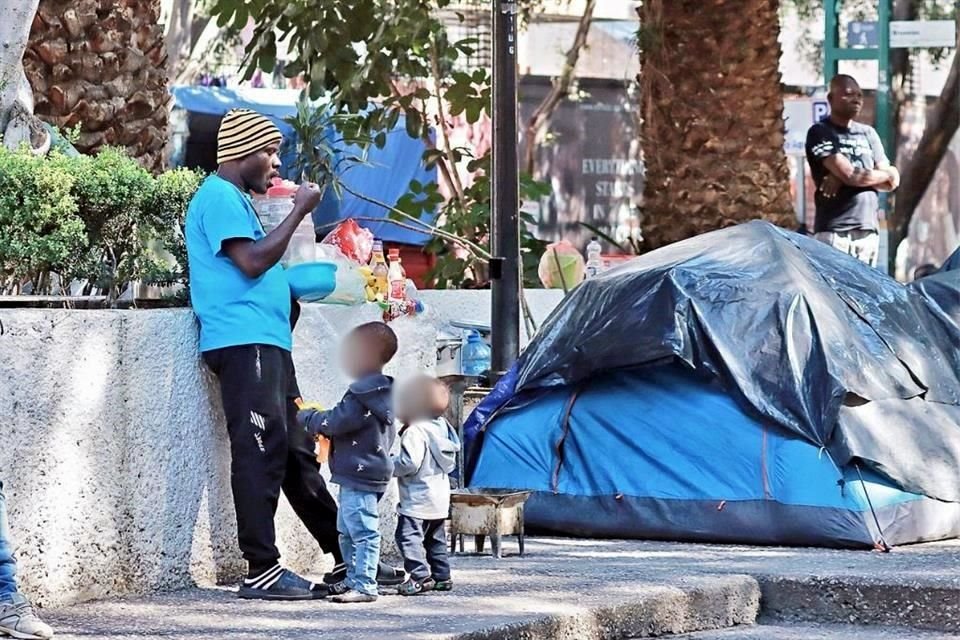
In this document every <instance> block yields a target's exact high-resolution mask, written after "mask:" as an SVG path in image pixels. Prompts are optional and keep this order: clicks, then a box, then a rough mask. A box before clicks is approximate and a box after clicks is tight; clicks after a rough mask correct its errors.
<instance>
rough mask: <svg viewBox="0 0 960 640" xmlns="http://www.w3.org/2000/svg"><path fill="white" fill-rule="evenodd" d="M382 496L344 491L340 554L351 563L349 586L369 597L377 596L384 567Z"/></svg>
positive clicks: (342, 488)
mask: <svg viewBox="0 0 960 640" xmlns="http://www.w3.org/2000/svg"><path fill="white" fill-rule="evenodd" d="M379 500H380V495H379V494H377V493H374V492H372V491H358V490H356V489H351V488H349V487H340V509H339V511H338V512H337V530H338V531H339V532H340V551H341V552H342V553H343V561H344V562H345V563H347V586H348V587H350V588H351V589H353V590H354V591H359V592H360V593H365V594H367V595H371V596H375V595H377V566H378V565H379V564H380V511H379V510H378V508H377V503H378V502H379Z"/></svg>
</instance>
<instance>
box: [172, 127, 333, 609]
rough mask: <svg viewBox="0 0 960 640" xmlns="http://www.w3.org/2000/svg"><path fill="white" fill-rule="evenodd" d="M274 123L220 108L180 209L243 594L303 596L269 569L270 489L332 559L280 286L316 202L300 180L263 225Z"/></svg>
mask: <svg viewBox="0 0 960 640" xmlns="http://www.w3.org/2000/svg"><path fill="white" fill-rule="evenodd" d="M280 142H281V135H280V131H279V130H278V129H277V127H276V126H275V125H274V124H273V123H272V122H271V121H270V120H268V119H267V118H265V117H263V116H261V115H259V114H257V113H254V112H252V111H247V110H239V109H238V110H233V111H231V112H229V113H228V114H227V115H226V116H225V117H224V119H223V122H222V124H221V125H220V131H219V133H218V136H217V162H218V164H219V169H218V170H217V173H216V174H215V175H212V176H210V177H208V178H207V179H206V180H205V181H204V183H203V184H202V185H201V186H200V189H199V190H198V191H197V193H196V195H194V197H193V200H192V201H191V202H190V208H189V209H188V211H187V220H186V225H185V235H186V241H187V254H188V257H189V268H190V298H191V302H192V303H193V308H194V311H195V312H196V314H197V318H198V319H199V321H200V351H201V352H202V353H203V359H204V361H205V362H206V363H207V365H208V366H209V367H210V369H211V370H212V371H213V372H214V373H216V374H217V377H218V378H219V382H220V393H221V396H222V399H223V409H224V414H225V415H226V418H227V431H228V433H229V435H230V451H231V457H232V469H231V483H232V486H233V499H234V504H235V506H236V511H237V529H238V537H239V543H240V549H241V551H242V552H243V557H244V559H245V560H246V561H247V563H248V565H249V574H248V576H247V578H246V579H245V580H244V581H243V584H242V586H241V587H240V591H239V595H240V597H242V598H257V599H265V600H305V599H313V598H320V597H323V596H325V595H326V593H327V588H326V586H325V585H315V584H313V583H311V582H309V581H307V580H305V579H303V578H301V577H300V576H298V575H296V574H295V573H293V572H291V571H289V570H286V569H284V568H283V567H282V566H281V565H280V562H279V560H280V553H279V551H278V550H277V547H276V543H275V542H276V532H275V529H274V522H273V520H274V516H275V514H276V509H277V501H278V499H279V497H280V490H281V488H282V489H283V492H284V494H286V496H287V499H288V500H289V502H290V505H291V506H292V507H293V509H294V511H296V513H297V515H298V516H299V518H300V519H301V520H302V521H303V523H304V525H306V527H307V529H308V530H309V531H310V533H311V534H313V536H314V538H316V540H317V542H318V543H319V544H320V547H321V548H322V549H323V550H324V551H325V552H326V553H330V554H332V555H333V556H334V559H335V560H336V562H337V564H340V563H341V562H342V557H341V555H340V546H339V541H338V533H337V527H336V522H337V506H336V503H335V502H334V500H333V498H332V497H331V495H330V493H329V492H328V491H327V487H326V483H325V482H324V480H323V478H322V477H321V475H320V473H319V467H318V464H317V462H316V458H315V456H314V453H313V443H312V442H311V441H310V440H309V438H308V436H307V434H306V433H304V431H303V430H302V429H300V428H298V427H297V423H296V411H297V408H296V405H295V403H294V401H295V400H296V399H297V398H298V397H299V395H300V391H299V389H298V387H297V380H296V372H295V371H294V367H293V359H292V358H291V355H290V350H291V347H292V344H293V339H292V323H291V305H292V304H295V303H292V302H291V294H290V287H289V285H288V284H287V279H286V276H285V275H284V272H283V267H281V266H280V264H279V262H280V258H281V256H283V253H284V251H286V249H287V245H288V244H289V242H290V238H291V237H292V236H293V232H294V230H295V229H296V228H297V226H298V225H299V224H300V222H301V221H302V220H303V219H304V218H305V217H306V216H307V215H309V214H310V213H311V212H312V211H313V209H314V207H316V206H317V203H318V202H319V201H320V190H319V188H318V186H317V185H315V184H311V183H307V184H303V185H301V186H300V188H299V189H298V190H297V193H296V195H295V196H294V205H293V211H292V212H291V213H290V215H289V216H288V217H287V218H286V219H285V220H284V221H283V222H281V223H280V225H279V226H278V227H277V228H276V229H274V230H272V231H271V232H270V233H264V230H263V226H262V225H261V224H260V221H259V219H258V217H257V214H256V212H255V211H254V209H253V205H252V203H251V200H250V196H249V195H248V194H249V193H250V192H255V193H265V192H266V190H267V186H268V184H269V182H270V179H271V178H272V177H274V176H276V175H277V170H278V169H279V167H280V160H279V158H278V157H277V151H278V149H279V146H280Z"/></svg>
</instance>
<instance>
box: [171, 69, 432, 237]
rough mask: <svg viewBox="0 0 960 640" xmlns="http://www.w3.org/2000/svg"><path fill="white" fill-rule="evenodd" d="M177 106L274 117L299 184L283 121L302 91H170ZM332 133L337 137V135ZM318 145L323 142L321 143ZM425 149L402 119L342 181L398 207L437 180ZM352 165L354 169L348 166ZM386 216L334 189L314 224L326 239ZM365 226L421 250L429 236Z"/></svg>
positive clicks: (427, 217) (350, 152)
mask: <svg viewBox="0 0 960 640" xmlns="http://www.w3.org/2000/svg"><path fill="white" fill-rule="evenodd" d="M171 93H172V94H173V97H174V103H175V105H176V106H177V107H179V108H182V109H185V110H186V111H189V112H192V113H202V114H207V115H224V114H226V112H227V111H229V110H230V109H235V108H243V109H251V110H253V111H256V112H258V113H261V114H263V115H265V116H267V117H269V118H270V119H271V120H272V121H273V122H274V124H276V125H277V127H279V128H280V131H281V132H282V133H283V135H284V138H285V139H286V140H288V141H292V142H293V144H286V145H284V149H283V152H282V154H281V161H282V162H283V165H284V166H283V168H282V169H281V174H282V175H283V177H285V178H287V179H290V180H294V181H299V176H294V175H291V174H290V171H292V167H293V164H294V163H293V150H294V149H295V142H296V140H295V135H294V133H293V129H292V128H291V127H290V125H288V124H287V123H286V122H284V118H289V117H291V116H294V115H296V110H297V107H296V105H297V102H298V100H299V96H300V93H299V92H298V91H293V90H286V89H255V90H236V89H229V88H222V87H194V86H177V87H173V88H171ZM328 135H333V133H332V131H331V132H329V133H328ZM318 142H319V141H318ZM425 150H426V146H425V145H424V143H423V141H422V140H416V139H413V138H410V136H408V135H407V133H406V121H405V120H404V118H400V120H399V122H398V123H397V125H396V127H395V128H394V129H393V131H391V132H389V133H388V135H387V143H386V145H385V146H384V148H382V149H378V148H376V147H371V148H370V149H369V150H368V152H367V156H366V162H365V163H364V164H355V165H354V166H350V165H351V163H340V166H341V172H340V174H339V176H338V177H339V178H340V180H341V181H343V182H344V183H345V184H346V185H347V186H349V187H350V188H351V189H352V190H354V191H357V192H358V193H361V194H363V195H365V196H367V197H369V198H372V199H374V200H377V201H379V202H382V203H384V204H387V205H395V204H396V203H397V200H399V199H400V197H402V196H403V195H404V194H406V193H407V190H408V186H409V184H410V181H411V180H417V181H419V182H420V183H421V184H429V183H431V182H436V181H437V172H436V169H427V168H426V167H425V166H424V164H423V162H422V157H423V152H424V151H425ZM341 154H342V155H344V156H348V157H349V156H359V155H361V154H360V151H359V149H355V148H352V147H349V146H348V147H345V148H344V149H342V150H341ZM347 167H349V168H347ZM357 216H361V217H365V218H382V219H386V218H388V217H389V212H388V211H387V210H386V209H384V208H383V207H379V206H376V205H374V204H371V203H369V202H366V201H364V200H362V199H360V198H357V197H356V196H353V195H351V194H349V193H344V194H343V197H342V199H341V198H338V197H337V195H336V194H335V193H334V192H333V190H332V189H328V190H327V192H326V193H325V194H324V199H323V200H322V201H321V203H320V205H319V206H318V207H317V209H316V210H315V211H314V214H313V223H314V225H315V226H316V227H317V229H318V230H319V231H320V233H321V234H322V235H326V232H327V231H329V230H330V229H332V227H333V226H335V223H336V222H339V221H341V220H345V219H347V218H351V217H357ZM421 220H423V221H424V222H426V223H428V224H431V223H433V222H434V220H436V213H435V212H428V213H426V214H424V215H423V216H422V218H421ZM359 224H360V225H361V226H363V227H366V228H368V229H370V231H371V232H373V234H374V235H375V236H376V237H377V238H380V239H381V240H384V241H386V242H393V243H400V244H409V245H416V246H422V245H424V244H426V243H427V242H428V241H429V239H430V237H429V236H428V235H427V234H424V233H418V232H415V231H412V230H409V229H405V228H403V227H400V226H398V225H395V224H392V223H389V222H370V221H362V220H361V221H359Z"/></svg>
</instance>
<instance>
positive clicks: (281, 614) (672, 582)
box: [44, 539, 960, 640]
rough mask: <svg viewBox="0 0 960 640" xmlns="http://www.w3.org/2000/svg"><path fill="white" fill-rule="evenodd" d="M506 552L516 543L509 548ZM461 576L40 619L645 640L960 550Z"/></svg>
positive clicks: (183, 633) (559, 555)
mask: <svg viewBox="0 0 960 640" xmlns="http://www.w3.org/2000/svg"><path fill="white" fill-rule="evenodd" d="M512 549H513V547H512V546H511V543H510V542H508V543H507V551H508V552H510V551H511V550H512ZM454 578H455V580H456V590H455V591H454V592H453V593H450V594H431V595H427V596H421V597H416V598H400V597H397V596H392V597H383V598H381V599H380V601H379V602H377V603H375V604H372V605H359V606H354V607H344V606H338V605H334V604H331V603H326V602H312V603H251V602H241V601H238V600H237V599H236V598H235V596H234V594H233V593H232V592H231V591H230V590H229V589H225V588H224V589H193V590H188V591H182V592H176V593H171V594H164V595H157V596H151V597H144V598H131V599H124V600H114V601H104V602H98V603H91V604H85V605H78V606H74V607H69V608H65V609H60V610H49V611H44V616H45V617H46V618H48V619H49V620H50V622H51V623H52V624H54V625H55V626H56V627H57V629H58V631H59V634H58V636H57V637H58V638H61V639H62V640H72V639H81V638H83V639H87V638H101V639H104V640H120V639H126V638H131V639H133V638H136V639H137V640H145V639H152V638H173V639H179V638H184V639H186V638H202V639H204V640H248V639H254V638H258V639H259V638H264V639H266V638H270V639H274V638H275V639H278V640H282V639H286V638H324V639H325V638H343V639H351V640H366V639H368V638H369V639H373V638H387V637H389V638H391V639H393V638H442V637H447V638H520V637H524V638H541V637H542V638H578V640H579V639H581V638H587V637H593V636H594V635H597V634H598V633H599V632H598V631H597V630H598V629H600V628H605V629H606V631H610V629H613V628H621V626H622V628H623V629H625V630H629V631H630V632H631V633H625V634H624V635H619V636H612V635H607V636H606V637H630V635H631V634H632V635H634V636H637V637H639V636H643V635H650V634H651V633H663V632H664V631H672V632H675V633H677V632H679V633H682V632H688V631H695V630H698V629H711V628H713V629H719V628H724V627H729V626H731V625H733V624H738V623H739V624H742V623H751V622H753V621H754V620H755V619H756V615H757V601H758V600H759V589H760V586H761V585H763V584H764V583H767V582H769V583H777V582H779V581H784V580H787V581H790V580H795V581H798V582H799V581H804V580H810V579H814V580H820V581H855V582H857V583H858V584H865V585H881V586H883V587H884V588H886V587H887V586H891V585H893V586H897V585H900V586H903V587H905V588H908V589H921V590H924V589H929V590H933V591H936V592H938V593H939V592H945V593H947V594H953V593H954V591H956V592H957V593H960V591H958V590H960V543H940V544H930V545H920V546H914V547H903V548H899V549H897V550H895V551H894V552H893V553H890V554H880V553H877V552H868V551H829V550H823V549H787V548H760V547H726V546H708V545H683V544H670V543H644V542H622V541H595V540H561V539H539V540H534V541H530V542H529V543H528V554H527V556H525V557H523V558H520V557H517V556H507V557H505V558H503V559H502V560H499V561H497V560H494V559H493V558H491V557H488V556H457V557H456V558H455V560H454ZM951 597H952V595H951ZM781 604H782V603H781ZM881 604H883V603H881ZM887 604H889V605H890V606H893V607H897V608H898V609H899V608H903V609H904V610H906V609H907V608H908V607H910V608H911V609H913V608H915V607H916V605H914V606H913V607H911V603H910V602H902V601H897V602H892V603H887ZM920 604H922V603H920ZM751 616H752V617H751ZM643 624H648V626H645V627H644V626H642V625H643ZM624 625H625V626H624ZM631 625H632V626H631ZM638 625H640V626H638ZM650 625H652V626H650ZM496 629H499V631H497V632H496V633H494V632H493V630H496ZM606 631H604V633H606ZM744 631H748V630H744ZM753 633H757V632H756V631H748V634H747V635H743V636H739V637H744V638H749V637H763V636H753V635H750V634H753ZM601 635H602V634H599V635H597V637H601ZM702 637H709V636H702ZM717 637H718V638H722V637H725V636H723V635H718V636H717ZM730 637H738V636H735V635H734V636H730Z"/></svg>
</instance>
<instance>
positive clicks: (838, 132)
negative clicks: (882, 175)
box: [806, 117, 890, 233]
mask: <svg viewBox="0 0 960 640" xmlns="http://www.w3.org/2000/svg"><path fill="white" fill-rule="evenodd" d="M806 149H807V162H809V163H810V172H811V173H812V174H813V181H814V182H815V183H816V185H817V194H816V204H817V218H816V223H815V225H814V231H815V232H817V233H819V232H821V231H836V232H840V231H852V230H855V229H861V230H863V231H877V230H878V228H879V216H878V214H879V211H880V199H879V197H878V196H877V190H876V189H874V188H873V187H848V186H846V185H844V186H842V187H840V191H839V192H838V193H837V195H836V196H834V197H833V198H825V197H824V196H823V194H822V193H820V184H821V183H822V182H823V179H824V178H825V177H826V176H827V174H828V173H829V171H828V170H827V168H826V167H824V166H823V161H824V160H826V159H827V158H829V157H830V156H832V155H836V154H838V153H840V154H843V155H844V156H845V157H846V158H847V160H849V161H850V164H852V165H853V166H854V167H857V168H859V169H867V170H870V169H876V168H877V167H878V166H886V165H888V164H889V163H890V161H889V160H887V154H886V153H884V151H883V145H882V144H881V143H880V136H879V134H877V131H876V130H875V129H874V128H873V127H871V126H869V125H866V124H861V123H859V122H851V123H850V126H849V127H841V126H838V125H836V124H834V123H833V122H831V121H830V118H829V117H827V118H824V119H823V120H821V121H820V122H818V123H817V124H815V125H813V126H812V127H810V130H809V131H808V132H807V145H806Z"/></svg>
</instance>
